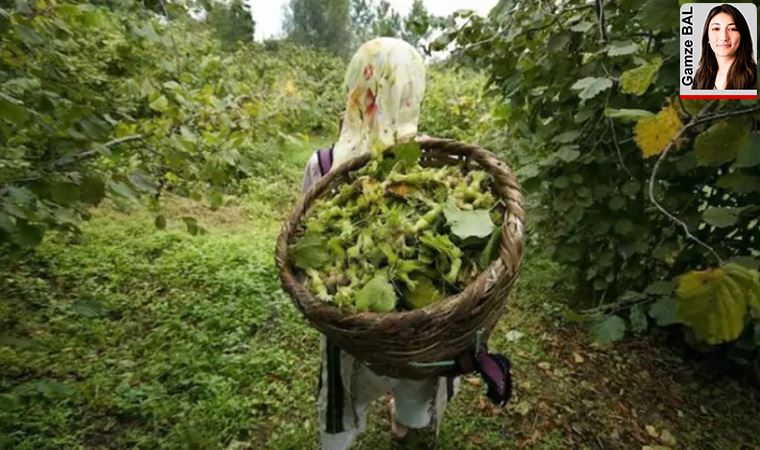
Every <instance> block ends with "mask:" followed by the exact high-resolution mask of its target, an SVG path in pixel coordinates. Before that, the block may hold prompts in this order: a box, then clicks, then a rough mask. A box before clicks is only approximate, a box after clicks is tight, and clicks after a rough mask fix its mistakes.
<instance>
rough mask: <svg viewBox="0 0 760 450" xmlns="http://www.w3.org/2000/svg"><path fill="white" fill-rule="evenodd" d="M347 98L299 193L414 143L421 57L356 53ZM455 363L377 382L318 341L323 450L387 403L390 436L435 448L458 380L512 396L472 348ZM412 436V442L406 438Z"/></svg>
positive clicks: (374, 45)
mask: <svg viewBox="0 0 760 450" xmlns="http://www.w3.org/2000/svg"><path fill="white" fill-rule="evenodd" d="M345 84H346V87H347V90H348V91H347V92H348V100H347V104H346V110H345V116H344V118H343V120H342V124H341V132H340V137H339V139H338V142H337V143H336V144H335V146H334V147H333V148H332V149H324V150H319V151H318V152H316V153H315V154H314V155H313V156H312V158H311V159H310V160H309V163H308V165H307V168H306V173H305V176H304V184H303V189H304V191H306V190H307V189H308V188H309V187H310V186H311V185H312V184H314V183H315V182H316V181H317V180H318V179H319V178H321V177H322V176H324V175H325V174H326V173H327V172H328V171H329V170H330V169H331V168H334V167H337V166H339V165H340V164H342V163H344V162H346V161H348V160H349V159H351V158H354V157H356V156H360V155H363V154H365V153H368V152H376V151H379V150H382V149H385V148H388V147H391V146H393V145H395V144H398V143H400V142H404V141H410V140H414V139H415V138H416V136H417V124H418V121H419V114H420V105H421V103H422V97H423V94H424V91H425V66H424V63H423V60H422V57H421V56H420V54H419V53H418V52H417V51H416V50H415V49H414V48H413V47H412V46H411V45H409V44H407V43H406V42H404V41H402V40H399V39H393V38H379V39H374V40H372V41H369V42H367V43H365V44H364V45H362V46H361V47H360V48H359V50H358V51H357V52H356V54H355V55H354V56H353V58H352V59H351V62H350V63H349V66H348V70H347V72H346V78H345ZM476 347H480V348H477V349H474V352H472V353H467V354H465V355H462V357H461V358H459V359H458V360H457V364H456V367H455V368H454V369H453V370H452V371H451V374H450V375H448V376H437V377H433V378H428V379H422V380H412V379H401V378H393V377H389V376H382V375H379V374H377V373H375V372H373V371H372V370H371V369H370V368H369V367H367V365H365V364H364V363H363V362H362V361H361V360H360V358H361V355H355V356H358V358H356V357H354V355H351V354H349V353H347V352H345V351H343V350H342V349H340V348H339V347H338V346H337V345H335V344H334V343H332V342H330V341H329V340H328V339H327V338H326V337H325V336H322V343H321V350H322V367H321V370H320V379H319V394H318V409H319V418H320V427H321V439H322V448H323V449H325V450H340V449H347V448H350V447H351V445H352V444H353V442H354V441H355V440H356V437H357V436H358V435H359V434H360V433H361V432H362V431H363V430H364V429H365V427H366V419H365V413H366V410H367V407H368V406H369V404H370V403H371V402H372V401H373V400H376V399H378V398H380V397H382V396H383V395H387V396H388V397H389V406H390V412H391V432H392V437H393V438H394V439H395V440H399V441H401V440H404V439H405V438H407V434H408V435H409V436H408V437H409V439H408V440H415V441H417V440H418V439H419V440H420V441H421V442H422V443H424V444H426V445H427V446H429V447H431V448H432V447H434V445H435V440H436V437H437V434H438V429H439V426H440V423H441V419H442V417H443V413H444V411H445V409H446V406H447V404H448V402H449V401H450V400H451V399H452V398H453V396H454V395H455V393H456V391H457V388H458V386H459V377H458V376H456V375H458V374H461V373H466V372H471V371H473V370H476V371H478V372H480V373H481V375H482V376H483V377H484V379H485V380H486V382H487V384H488V386H489V393H488V395H489V397H490V398H491V399H492V400H494V401H495V402H496V403H498V404H504V403H505V402H506V401H507V400H508V398H509V393H510V391H511V382H510V380H509V374H508V372H509V363H508V361H507V360H506V358H503V357H501V355H491V354H488V353H487V352H485V351H481V350H484V349H485V346H482V347H481V346H480V344H477V345H476ZM413 435H414V437H413Z"/></svg>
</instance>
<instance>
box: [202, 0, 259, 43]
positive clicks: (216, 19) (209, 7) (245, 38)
mask: <svg viewBox="0 0 760 450" xmlns="http://www.w3.org/2000/svg"><path fill="white" fill-rule="evenodd" d="M204 9H206V11H207V18H206V20H208V22H209V24H210V25H211V26H212V27H213V29H214V33H215V35H216V36H217V37H218V38H219V40H220V41H221V42H222V44H224V45H225V46H232V45H234V44H235V43H236V42H251V41H253V31H254V23H253V19H251V8H250V6H249V5H248V4H247V3H243V1H242V0H232V1H231V2H230V3H229V4H226V3H218V2H216V1H214V0H211V1H208V2H206V3H205V4H204Z"/></svg>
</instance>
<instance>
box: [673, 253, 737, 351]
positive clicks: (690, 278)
mask: <svg viewBox="0 0 760 450" xmlns="http://www.w3.org/2000/svg"><path fill="white" fill-rule="evenodd" d="M745 270H746V269H745ZM677 282H678V287H677V289H676V293H677V295H678V307H677V310H676V315H677V317H678V319H679V320H680V321H681V322H683V323H684V324H686V325H688V326H689V327H691V328H692V330H693V331H694V334H695V336H696V337H697V338H699V339H700V340H702V341H704V342H707V343H708V344H713V345H714V344H720V343H722V342H729V341H733V340H735V339H737V338H738V337H739V335H740V334H741V332H742V330H743V329H744V318H745V315H746V312H747V299H746V298H745V295H744V294H743V293H742V287H741V285H739V284H738V283H737V282H736V280H734V279H732V277H731V274H729V273H727V272H726V270H724V269H723V268H718V269H711V270H703V271H692V272H688V273H686V274H684V275H682V276H680V277H679V278H678V281H677Z"/></svg>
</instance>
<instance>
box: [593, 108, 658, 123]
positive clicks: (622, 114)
mask: <svg viewBox="0 0 760 450" xmlns="http://www.w3.org/2000/svg"><path fill="white" fill-rule="evenodd" d="M604 115H605V117H609V118H611V119H620V120H621V121H624V122H636V121H638V120H641V119H645V118H648V117H654V113H652V112H650V111H647V110H644V109H625V108H623V109H613V108H607V109H605V110H604Z"/></svg>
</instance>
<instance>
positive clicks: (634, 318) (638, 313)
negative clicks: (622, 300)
mask: <svg viewBox="0 0 760 450" xmlns="http://www.w3.org/2000/svg"><path fill="white" fill-rule="evenodd" d="M628 319H629V321H630V322H631V331H633V332H634V333H637V334H638V333H643V332H645V331H647V328H648V327H649V323H648V322H647V316H646V314H644V309H643V308H642V307H641V305H633V308H631V311H630V315H629V316H628Z"/></svg>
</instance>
